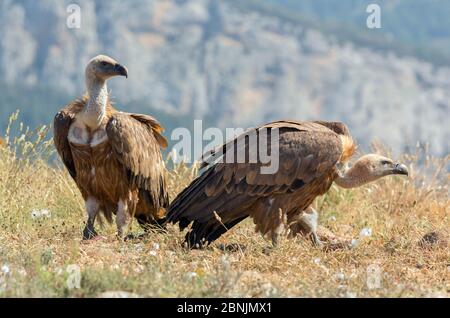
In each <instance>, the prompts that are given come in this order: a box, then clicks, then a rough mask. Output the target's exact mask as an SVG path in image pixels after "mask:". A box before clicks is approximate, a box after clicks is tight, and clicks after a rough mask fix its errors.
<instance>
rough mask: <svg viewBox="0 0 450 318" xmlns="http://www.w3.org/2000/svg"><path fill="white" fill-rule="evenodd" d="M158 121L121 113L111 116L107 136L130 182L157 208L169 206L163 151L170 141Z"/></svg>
mask: <svg viewBox="0 0 450 318" xmlns="http://www.w3.org/2000/svg"><path fill="white" fill-rule="evenodd" d="M162 131H163V128H162V127H161V125H160V124H159V123H158V121H157V120H156V119H155V118H153V117H151V116H146V115H139V114H127V113H122V112H118V113H115V114H114V115H112V117H111V118H110V120H109V121H108V124H107V126H106V133H107V135H108V138H109V141H110V143H111V146H112V149H113V151H114V154H115V155H116V157H117V159H118V160H119V161H120V162H121V163H122V164H123V165H124V166H125V168H126V169H127V171H128V175H129V180H130V182H131V183H132V184H135V185H136V186H137V187H139V189H141V190H144V191H145V192H146V193H147V194H148V196H146V197H147V198H148V199H150V201H151V202H149V203H150V204H151V205H153V206H155V207H156V208H160V207H167V206H168V205H169V204H168V203H169V198H168V194H167V192H166V179H165V178H166V175H165V166H164V161H163V160H162V155H161V151H160V147H166V146H167V141H166V139H165V138H164V137H163V136H162V135H161V133H162Z"/></svg>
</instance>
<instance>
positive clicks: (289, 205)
mask: <svg viewBox="0 0 450 318" xmlns="http://www.w3.org/2000/svg"><path fill="white" fill-rule="evenodd" d="M263 129H266V131H268V132H267V135H268V136H270V137H269V138H266V139H267V149H269V151H268V153H270V152H272V151H273V150H274V149H271V144H272V143H271V142H269V140H270V139H272V138H276V137H274V133H273V132H272V131H274V130H272V129H277V131H278V134H277V135H278V141H279V143H278V151H279V155H278V158H279V168H278V170H277V171H276V172H275V173H272V174H263V173H262V170H261V169H260V168H261V167H262V166H263V164H262V163H261V162H262V160H260V157H259V156H260V155H259V152H258V159H257V160H255V161H254V162H250V160H249V158H250V156H251V152H254V151H255V150H254V149H253V148H254V147H249V145H251V144H254V142H253V143H250V142H249V140H251V138H250V136H251V135H252V134H253V135H256V136H257V138H261V135H262V133H261V131H262V130H263ZM253 140H255V139H253ZM263 144H264V142H263V143H261V142H260V141H258V145H263ZM239 145H241V146H239ZM232 146H233V147H232ZM258 147H260V146H258ZM219 149H220V151H219V153H217V152H216V153H215V154H213V155H214V156H215V159H214V160H210V158H212V156H210V157H209V158H207V160H206V161H204V162H203V168H205V172H204V173H203V174H201V176H199V177H198V178H197V179H196V180H194V181H193V182H192V183H191V184H190V186H188V187H187V188H186V189H185V190H184V191H182V192H181V193H180V194H179V195H178V197H177V198H175V200H174V201H173V202H172V203H171V205H170V206H169V209H168V213H167V221H168V222H172V223H179V227H180V229H181V230H183V229H185V228H187V227H188V226H189V225H190V224H191V223H193V224H192V226H191V228H190V230H189V231H188V233H187V234H186V238H185V241H186V243H187V244H188V246H190V247H191V248H197V247H201V246H202V245H204V244H209V243H211V242H212V241H214V240H216V239H217V238H219V237H220V236H221V235H222V234H223V233H224V232H226V231H227V230H229V229H231V228H232V227H233V226H235V225H236V224H238V223H239V222H241V221H242V220H244V219H246V218H247V217H251V218H252V219H253V221H254V223H255V224H256V230H257V231H259V232H261V233H262V234H263V235H269V236H270V237H271V238H272V241H273V243H274V245H275V244H276V241H277V237H278V235H279V234H280V232H281V231H282V229H283V227H284V226H285V225H287V226H289V227H290V230H291V231H294V232H296V233H299V232H306V233H308V234H310V236H311V238H312V240H313V242H314V243H316V244H318V245H321V242H320V239H319V237H318V235H317V232H316V229H317V215H316V212H315V211H314V210H313V209H312V208H311V207H310V206H311V204H312V203H313V201H314V199H315V198H316V197H317V196H320V195H323V194H325V193H326V192H327V191H328V190H329V189H330V187H331V185H332V184H333V182H334V183H335V184H336V185H338V186H340V187H343V188H354V187H358V186H361V185H363V184H366V183H368V182H371V181H374V180H376V179H379V178H381V177H383V176H387V175H392V174H401V175H407V174H408V170H407V168H406V166H405V165H403V164H399V163H395V162H393V161H392V160H391V159H388V158H385V157H382V156H379V155H376V154H369V155H365V156H362V157H361V158H359V159H358V160H357V161H356V162H355V163H354V164H353V165H352V166H351V167H350V168H349V167H348V165H347V162H348V160H349V159H350V158H351V157H352V156H353V155H354V153H355V149H356V146H355V143H354V142H353V140H352V138H351V136H350V134H349V130H348V128H347V127H346V126H345V125H344V124H342V123H338V122H322V121H321V122H319V121H317V122H295V121H278V122H273V123H269V124H267V125H264V126H261V127H258V128H255V129H253V130H251V131H249V132H247V133H245V134H243V135H241V136H239V137H237V138H235V139H234V140H232V141H230V142H228V143H226V144H225V145H224V146H222V147H220V148H219ZM238 151H244V155H245V160H244V161H242V160H241V163H236V161H237V155H236V154H237V153H238ZM230 155H231V158H232V159H234V162H235V163H228V162H230V161H229V160H218V159H221V158H222V159H223V158H224V157H227V156H230ZM264 165H265V166H267V162H265V164H264ZM296 233H294V234H296ZM304 234H305V233H304Z"/></svg>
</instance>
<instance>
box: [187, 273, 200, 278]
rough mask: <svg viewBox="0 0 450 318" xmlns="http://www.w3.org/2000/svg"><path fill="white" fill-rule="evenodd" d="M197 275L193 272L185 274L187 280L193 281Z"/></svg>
mask: <svg viewBox="0 0 450 318" xmlns="http://www.w3.org/2000/svg"><path fill="white" fill-rule="evenodd" d="M197 276H198V275H197V273H195V272H189V273H187V277H188V278H189V279H193V278H195V277H197Z"/></svg>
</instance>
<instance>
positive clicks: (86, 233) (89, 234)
mask: <svg viewBox="0 0 450 318" xmlns="http://www.w3.org/2000/svg"><path fill="white" fill-rule="evenodd" d="M96 237H98V234H97V232H96V231H95V230H94V229H90V228H88V227H85V228H84V230H83V240H84V241H88V240H93V239H94V238H96Z"/></svg>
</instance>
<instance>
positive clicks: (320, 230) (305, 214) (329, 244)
mask: <svg viewBox="0 0 450 318" xmlns="http://www.w3.org/2000/svg"><path fill="white" fill-rule="evenodd" d="M318 219H319V215H318V213H317V211H316V210H315V209H314V208H312V207H309V208H307V209H306V210H304V211H302V213H301V214H300V215H299V216H298V217H297V219H296V220H295V222H293V223H292V224H291V226H290V230H291V236H295V235H297V234H301V235H304V236H309V237H310V239H311V241H312V242H313V244H314V245H315V246H318V247H321V248H324V249H326V250H337V249H343V248H346V247H348V246H349V242H348V241H347V240H345V239H344V238H340V237H337V236H336V235H334V234H333V233H332V232H331V231H330V230H328V229H327V228H325V227H323V226H320V225H318Z"/></svg>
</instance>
